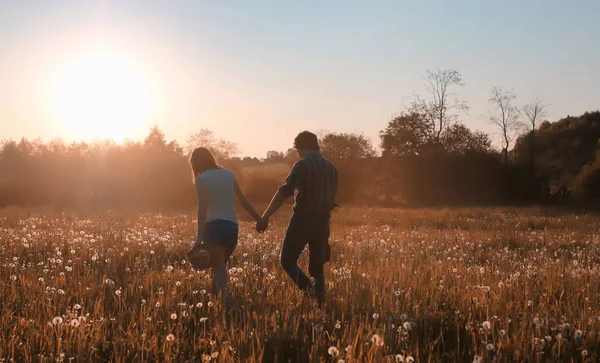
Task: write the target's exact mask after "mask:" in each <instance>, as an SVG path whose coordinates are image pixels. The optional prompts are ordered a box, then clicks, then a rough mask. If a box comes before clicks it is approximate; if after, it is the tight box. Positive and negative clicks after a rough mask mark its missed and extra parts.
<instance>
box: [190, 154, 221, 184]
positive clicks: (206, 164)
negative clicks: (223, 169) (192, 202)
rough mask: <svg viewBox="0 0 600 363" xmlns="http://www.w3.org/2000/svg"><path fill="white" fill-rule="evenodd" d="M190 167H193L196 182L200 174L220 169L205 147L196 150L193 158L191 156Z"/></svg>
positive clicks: (193, 178) (193, 176) (193, 177)
mask: <svg viewBox="0 0 600 363" xmlns="http://www.w3.org/2000/svg"><path fill="white" fill-rule="evenodd" d="M190 166H191V167H192V180H193V181H194V182H195V180H196V176H198V174H202V173H203V172H205V171H207V170H212V169H219V168H220V167H219V164H217V161H216V160H215V157H214V156H213V154H212V153H211V152H210V151H209V150H208V149H207V148H204V147H199V148H196V149H194V151H193V152H192V156H190Z"/></svg>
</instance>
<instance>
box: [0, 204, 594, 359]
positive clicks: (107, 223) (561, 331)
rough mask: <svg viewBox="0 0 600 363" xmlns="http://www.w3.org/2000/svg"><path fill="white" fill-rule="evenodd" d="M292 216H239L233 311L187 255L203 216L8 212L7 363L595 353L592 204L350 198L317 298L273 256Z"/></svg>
mask: <svg viewBox="0 0 600 363" xmlns="http://www.w3.org/2000/svg"><path fill="white" fill-rule="evenodd" d="M288 217H289V214H286V212H282V213H281V215H280V216H278V217H277V218H275V219H274V220H273V221H272V223H271V229H270V230H269V231H268V232H267V233H265V234H257V233H256V232H255V231H254V230H253V225H252V224H251V223H249V222H242V223H241V226H240V240H239V245H238V248H237V249H236V251H235V253H234V255H233V257H232V259H231V261H230V264H229V266H228V267H229V269H230V270H229V271H230V286H231V291H232V294H233V296H234V307H233V309H232V310H230V311H225V310H224V309H223V308H222V307H221V304H220V302H219V301H218V300H217V299H215V297H214V296H211V294H210V275H209V274H208V273H205V272H195V271H193V270H192V269H191V267H190V266H189V263H186V261H185V259H184V253H185V252H186V251H187V250H188V248H189V247H190V245H191V243H192V241H193V240H194V237H195V216H194V214H193V213H189V214H187V215H185V214H174V213H173V214H133V213H128V214H126V213H119V212H110V213H101V214H100V213H96V214H92V213H90V214H85V213H66V212H43V211H28V210H17V209H7V210H1V211H0V361H2V362H9V361H14V362H28V361H36V362H38V361H39V362H61V361H62V362H73V361H77V362H81V361H114V362H143V361H152V362H155V361H161V362H162V361H165V362H186V361H205V362H234V361H236V362H237V361H243V362H253V361H264V362H269V361H271V362H282V361H288V360H289V361H292V362H293V361H297V362H319V361H321V362H366V361H374V362H385V361H389V362H413V361H414V362H425V361H446V362H448V361H461V362H491V361H500V362H508V361H510V362H513V361H529V362H547V361H563V362H571V361H589V362H595V361H597V360H598V359H599V357H600V339H599V334H600V296H599V287H600V219H599V218H598V215H595V214H584V213H580V214H576V213H573V212H566V211H558V210H553V209H547V208H529V209H511V208H506V209H439V210H432V209H428V210H423V209H416V210H391V209H390V210H384V209H359V208H356V209H353V208H348V209H342V210H340V211H339V212H336V214H335V215H334V218H333V226H332V238H331V245H332V250H333V258H332V261H331V262H330V263H329V264H327V265H326V269H325V273H326V277H327V284H328V287H327V302H326V304H325V306H324V307H323V308H322V309H319V308H318V307H317V306H316V305H315V304H314V303H313V302H312V301H311V300H310V299H309V298H305V297H304V296H303V295H302V294H301V293H300V292H298V291H296V290H295V289H294V287H293V284H292V283H291V281H290V279H289V278H288V277H287V275H285V274H284V272H283V270H282V269H281V268H280V265H279V251H280V242H281V239H282V237H283V234H284V232H285V225H286V222H287V218H288ZM300 262H301V266H303V267H304V268H305V269H306V263H307V256H306V254H304V255H303V256H302V258H301V260H300Z"/></svg>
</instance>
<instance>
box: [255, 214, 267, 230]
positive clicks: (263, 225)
mask: <svg viewBox="0 0 600 363" xmlns="http://www.w3.org/2000/svg"><path fill="white" fill-rule="evenodd" d="M268 227H269V218H265V217H262V218H261V219H260V220H258V221H257V222H256V231H257V232H259V233H262V232H264V231H266V230H267V228H268Z"/></svg>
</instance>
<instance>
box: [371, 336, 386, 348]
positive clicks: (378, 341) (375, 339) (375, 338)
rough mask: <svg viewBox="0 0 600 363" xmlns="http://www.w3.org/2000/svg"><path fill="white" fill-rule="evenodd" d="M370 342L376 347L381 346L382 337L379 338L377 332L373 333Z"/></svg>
mask: <svg viewBox="0 0 600 363" xmlns="http://www.w3.org/2000/svg"><path fill="white" fill-rule="evenodd" d="M371 343H373V345H375V346H376V347H381V346H383V339H381V336H379V334H373V336H372V337H371Z"/></svg>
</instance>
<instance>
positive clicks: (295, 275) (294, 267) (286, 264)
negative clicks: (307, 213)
mask: <svg viewBox="0 0 600 363" xmlns="http://www.w3.org/2000/svg"><path fill="white" fill-rule="evenodd" d="M303 228H304V227H303V226H302V225H301V223H300V221H299V220H298V219H297V217H292V219H291V220H290V225H289V226H288V229H287V232H286V233H285V237H284V239H283V245H282V246H281V260H280V262H281V267H283V269H284V270H285V272H287V274H288V275H289V276H290V277H291V278H292V280H293V281H294V282H295V283H296V285H298V288H299V289H300V290H303V291H304V290H306V289H308V288H309V287H310V285H311V284H310V279H309V278H308V276H306V275H305V274H304V272H302V270H301V269H300V267H298V258H299V257H300V254H301V253H302V251H303V250H304V246H306V239H305V238H304V233H303Z"/></svg>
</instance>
